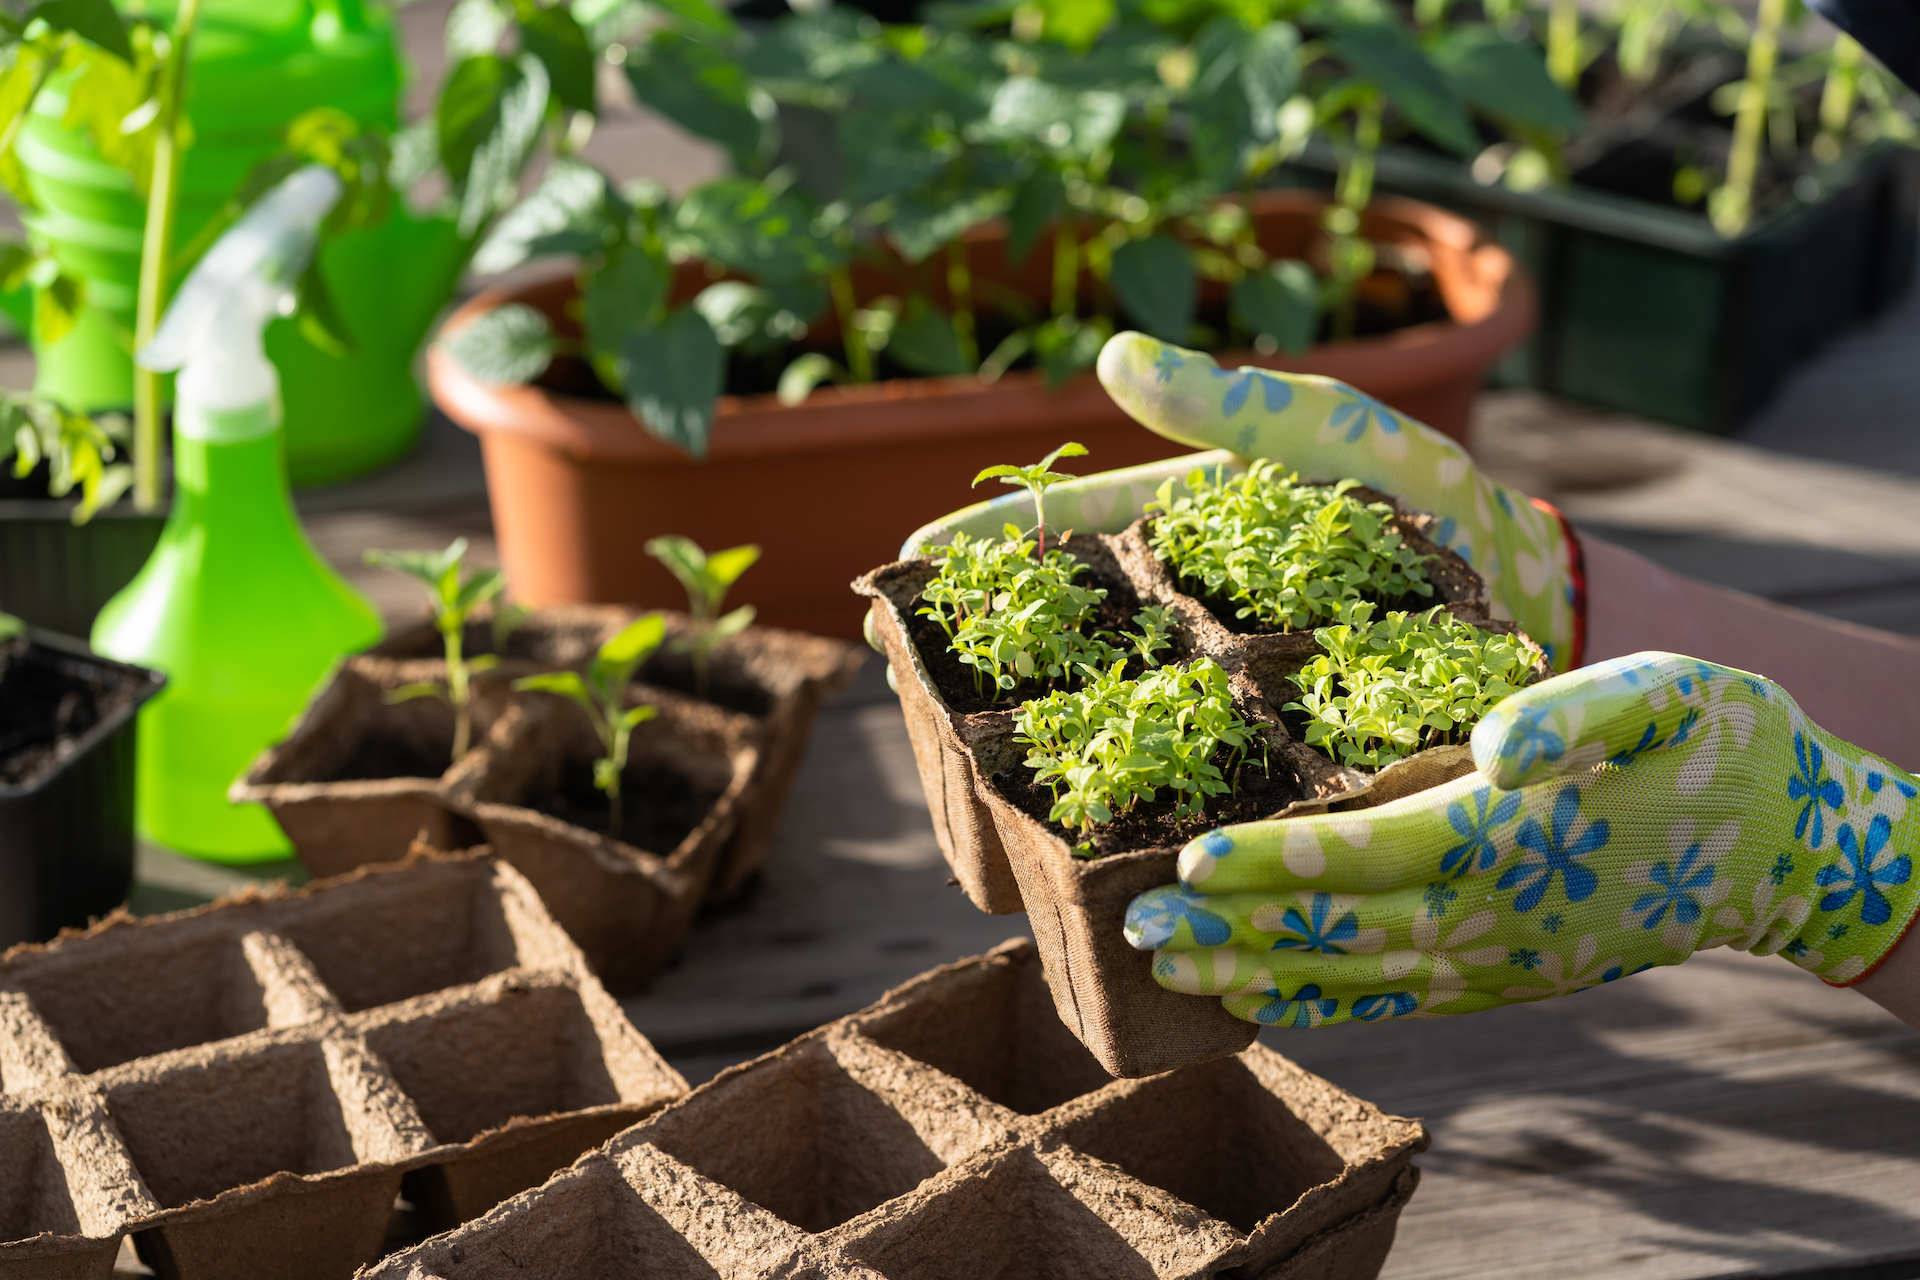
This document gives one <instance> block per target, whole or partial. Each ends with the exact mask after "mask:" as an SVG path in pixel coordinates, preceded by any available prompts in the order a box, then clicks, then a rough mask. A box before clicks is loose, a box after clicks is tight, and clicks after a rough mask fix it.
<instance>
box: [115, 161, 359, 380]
mask: <svg viewBox="0 0 1920 1280" xmlns="http://www.w3.org/2000/svg"><path fill="white" fill-rule="evenodd" d="M341 190H342V186H341V182H340V177H339V175H338V174H336V173H334V172H333V170H331V169H328V168H326V167H325V166H324V165H317V164H313V165H308V166H307V167H305V168H304V169H301V170H299V171H298V172H297V173H295V174H294V175H293V176H292V177H290V178H288V179H287V180H286V181H284V182H282V183H281V184H280V185H279V186H277V187H275V188H274V189H273V190H271V191H269V192H268V193H267V194H266V195H264V196H262V197H261V198H260V200H259V201H258V203H256V204H255V205H254V206H253V208H251V209H249V210H248V211H247V212H246V214H245V215H243V216H242V217H241V218H240V220H239V221H238V222H236V223H234V224H233V226H232V227H231V228H229V229H228V231H227V233H226V234H225V235H223V236H221V237H220V239H219V240H218V241H216V242H215V244H214V246H213V248H211V249H209V250H208V251H207V254H206V256H205V257H203V258H201V259H200V261H199V263H198V264H197V265H195V267H194V268H193V271H192V272H191V273H190V274H189V275H188V276H187V280H186V283H185V284H183V285H181V286H180V292H179V293H177V294H175V295H174V299H173V303H172V305H171V306H169V307H168V308H167V314H166V317H165V318H164V319H163V320H162V321H161V322H160V328H159V331H158V332H156V333H155V334H154V336H153V340H152V341H151V342H149V343H148V344H147V345H146V346H145V347H143V348H141V350H140V352H139V353H138V355H137V356H136V357H135V358H136V359H137V360H138V361H139V363H140V364H141V365H142V366H143V367H145V368H148V369H157V370H160V371H163V372H164V371H170V370H174V369H179V370H181V371H182V372H181V375H180V382H179V385H178V387H177V394H178V398H179V401H180V405H179V407H180V408H181V409H182V410H184V409H187V408H188V407H189V403H191V407H193V408H197V409H210V410H231V409H237V408H243V407H246V406H250V405H254V404H258V403H261V402H262V401H270V400H273V399H274V397H275V396H276V394H277V390H278V382H279V380H278V378H277V377H276V376H275V374H274V371H273V366H272V365H270V364H269V363H267V358H266V353H265V352H264V351H263V350H262V348H261V345H260V335H261V331H262V330H264V329H265V328H266V326H267V324H268V322H269V321H271V320H273V319H274V318H275V317H277V316H280V315H284V314H286V313H287V312H288V311H289V310H291V308H292V306H293V302H294V295H295V286H296V285H297V283H298V281H299V279H300V276H301V274H302V273H303V272H304V271H305V270H306V268H307V262H308V260H309V259H310V258H312V256H313V248H314V242H315V240H316V239H317V237H318V234H319V227H320V223H321V220H322V219H324V218H325V217H326V216H327V214H328V213H329V212H331V211H332V209H333V206H334V203H335V202H336V201H338V200H339V199H340V194H341Z"/></svg>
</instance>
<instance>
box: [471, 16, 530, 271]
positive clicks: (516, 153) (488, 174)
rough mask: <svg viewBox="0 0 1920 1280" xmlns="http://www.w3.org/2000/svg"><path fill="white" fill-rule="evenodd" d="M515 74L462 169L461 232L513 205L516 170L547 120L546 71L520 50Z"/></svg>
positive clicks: (517, 178)
mask: <svg viewBox="0 0 1920 1280" xmlns="http://www.w3.org/2000/svg"><path fill="white" fill-rule="evenodd" d="M514 73H515V74H514V76H513V78H511V79H510V81H509V82H508V83H506V84H505V86H504V87H503V88H502V90H501V93H500V96H499V98H498V100H497V101H496V103H495V107H494V112H493V115H492V118H491V123H492V127H491V129H490V130H489V131H488V133H487V134H486V136H485V137H484V138H482V139H481V140H480V143H479V145H478V146H477V147H476V148H475V149H474V152H473V156H472V159H471V162H470V163H469V165H468V168H467V176H466V182H465V186H464V189H463V190H462V192H461V196H460V220H459V224H458V225H459V230H460V234H461V235H462V236H466V237H472V236H475V235H478V234H479V233H480V230H481V228H483V227H484V226H485V225H486V222H487V219H489V218H491V217H492V216H493V215H494V214H495V213H497V212H498V211H500V210H501V209H504V208H507V207H508V206H509V205H511V204H512V203H513V201H514V197H515V196H516V195H517V194H518V193H519V186H520V175H521V172H522V171H523V170H524V169H525V168H526V164H527V160H528V158H529V157H530V156H531V155H532V154H533V148H534V145H535V144H536V143H537V142H538V141H539V140H540V128H541V125H542V124H543V123H544V122H545V121H546V118H547V91H548V82H547V70H546V68H545V67H544V66H542V65H541V63H540V60H539V59H538V58H535V57H533V56H531V55H529V54H522V55H521V56H520V57H519V59H518V60H517V61H516V62H515V63H514Z"/></svg>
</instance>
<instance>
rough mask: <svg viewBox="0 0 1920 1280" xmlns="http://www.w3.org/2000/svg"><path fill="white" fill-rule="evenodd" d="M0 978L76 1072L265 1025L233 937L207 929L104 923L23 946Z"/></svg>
mask: <svg viewBox="0 0 1920 1280" xmlns="http://www.w3.org/2000/svg"><path fill="white" fill-rule="evenodd" d="M0 981H4V982H7V983H8V984H9V985H14V986H17V987H18V988H19V989H20V990H22V991H24V992H26V994H27V998H28V999H30V1000H32V1001H33V1007H34V1008H35V1009H36V1010H37V1011H38V1012H39V1014H40V1016H41V1017H42V1018H43V1019H45V1020H46V1023H47V1025H48V1026H49V1027H51V1028H52V1029H53V1033H54V1035H55V1036H57V1037H58V1038H59V1040H60V1043H61V1044H62V1045H63V1046H64V1047H65V1048H66V1051H67V1054H68V1056H69V1057H71V1058H72V1059H73V1064H74V1066H75V1067H76V1068H77V1069H79V1070H80V1071H82V1072H89V1073H90V1072H94V1071H100V1070H103V1069H105V1068H107V1067H113V1066H118V1065H119V1064H121V1063H123V1062H129V1061H131V1060H133V1059H134V1058H145V1057H150V1056H151V1055H153V1054H156V1053H166V1052H167V1051H169V1050H172V1049H184V1048H186V1047H187V1046H189V1045H197V1044H207V1043H210V1042H212V1041H215V1040H225V1039H227V1038H228V1037H229V1036H237V1035H242V1034H244V1033H246V1032H248V1031H257V1030H258V1029H260V1028H261V1027H264V1026H266V1025H267V1009H266V992H265V990H264V988H263V987H262V986H261V984H260V979H259V978H258V976H256V975H255V974H254V972H253V969H252V967H251V966H249V965H248V964H247V958H246V954H245V952H244V951H242V949H241V946H240V940H239V938H237V937H233V936H230V935H227V934H219V933H212V932H210V931H201V930H193V931H188V930H179V929H170V928H167V927H164V926H161V927H142V926H138V925H129V926H123V927H120V928H116V929H110V930H108V931H107V932H105V933H103V934H100V935H99V936H97V937H94V938H89V939H86V940H84V941H80V942H75V943H72V944H69V945H67V946H63V947H57V948H55V949H53V950H50V951H45V952H37V953H36V952H29V953H27V954H26V955H25V956H23V957H21V958H20V959H19V960H17V961H16V962H15V963H14V965H13V972H12V973H4V974H0Z"/></svg>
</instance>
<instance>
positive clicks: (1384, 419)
mask: <svg viewBox="0 0 1920 1280" xmlns="http://www.w3.org/2000/svg"><path fill="white" fill-rule="evenodd" d="M1340 390H1341V392H1342V394H1343V395H1345V396H1346V397H1347V398H1346V399H1345V400H1343V401H1342V402H1341V403H1340V404H1338V405H1335V406H1334V410H1333V413H1332V415H1331V416H1329V417H1328V419H1327V425H1328V426H1330V427H1332V428H1333V429H1334V430H1335V431H1341V430H1344V431H1345V432H1346V433H1347V443H1348V444H1352V443H1353V442H1354V441H1356V440H1358V439H1359V438H1360V437H1361V436H1363V435H1365V434H1366V433H1367V427H1368V426H1369V425H1372V424H1378V425H1379V427H1380V429H1381V430H1382V431H1385V432H1387V433H1388V434H1390V435H1398V434H1399V433H1400V415H1399V414H1397V413H1395V412H1394V411H1393V410H1391V409H1389V408H1387V406H1385V405H1384V404H1381V403H1380V402H1379V401H1378V400H1375V399H1374V398H1373V397H1372V396H1370V395H1368V394H1367V393H1366V392H1364V391H1355V390H1354V389H1353V388H1352V387H1342V388H1340Z"/></svg>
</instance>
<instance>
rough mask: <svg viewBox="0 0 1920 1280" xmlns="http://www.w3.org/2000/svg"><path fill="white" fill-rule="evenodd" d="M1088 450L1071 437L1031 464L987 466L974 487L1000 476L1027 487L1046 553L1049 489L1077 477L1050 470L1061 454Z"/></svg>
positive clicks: (1079, 455)
mask: <svg viewBox="0 0 1920 1280" xmlns="http://www.w3.org/2000/svg"><path fill="white" fill-rule="evenodd" d="M1086 453H1087V447H1086V446H1085V445H1083V444H1075V443H1074V442H1073V441H1071V440H1069V441H1068V442H1067V443H1065V444H1063V445H1061V446H1060V447H1059V448H1058V449H1055V450H1054V451H1053V452H1052V453H1050V454H1048V455H1047V456H1046V457H1044V458H1042V459H1040V461H1038V462H1036V463H1034V464H1033V465H1032V466H1030V467H1015V466H1010V465H1008V464H1006V463H1002V464H1001V465H1000V466H997V467H988V468H987V469H986V470H985V471H982V472H981V473H980V474H979V475H977V476H975V477H974V478H973V487H974V488H976V489H978V488H979V487H980V482H981V481H982V480H998V481H999V482H1000V483H1001V484H1005V485H1012V486H1013V487H1014V488H1016V489H1025V490H1026V491H1027V492H1028V493H1030V494H1032V495H1033V520H1034V532H1035V533H1036V534H1037V535H1038V538H1039V541H1038V543H1037V545H1038V547H1039V554H1040V555H1042V556H1045V555H1046V554H1047V506H1046V499H1047V490H1048V489H1050V488H1052V487H1053V486H1054V485H1056V484H1058V483H1060V481H1062V480H1072V479H1074V478H1075V477H1073V476H1071V475H1069V474H1067V473H1066V472H1064V471H1052V470H1049V468H1050V467H1052V466H1053V464H1054V463H1056V462H1058V461H1059V460H1060V459H1062V458H1082V457H1085V456H1086Z"/></svg>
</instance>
